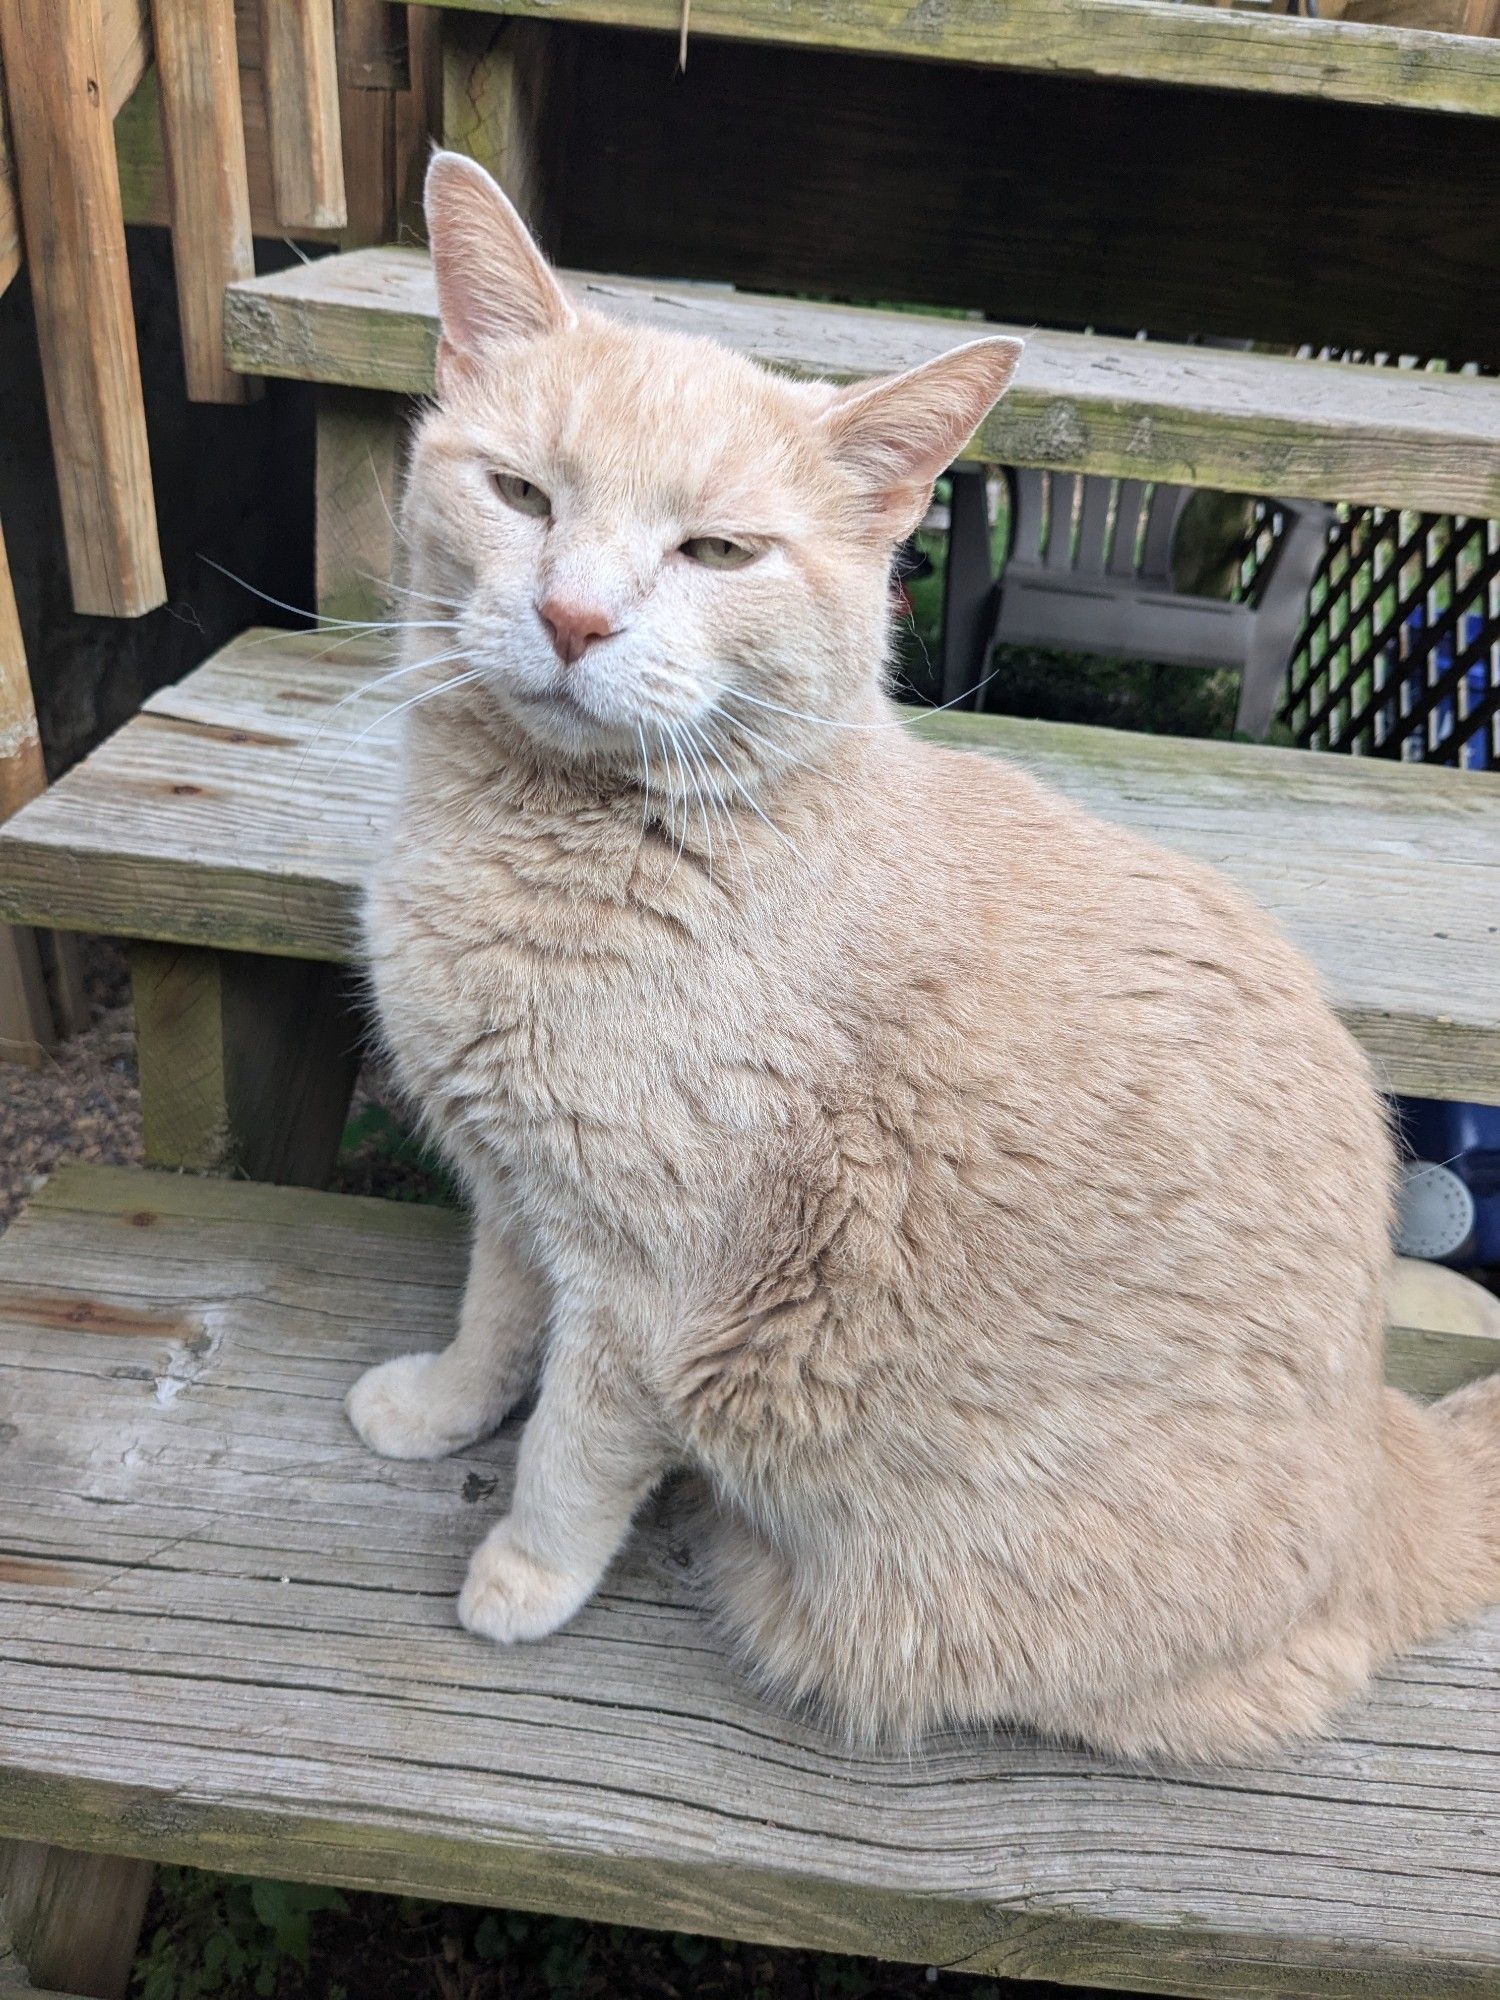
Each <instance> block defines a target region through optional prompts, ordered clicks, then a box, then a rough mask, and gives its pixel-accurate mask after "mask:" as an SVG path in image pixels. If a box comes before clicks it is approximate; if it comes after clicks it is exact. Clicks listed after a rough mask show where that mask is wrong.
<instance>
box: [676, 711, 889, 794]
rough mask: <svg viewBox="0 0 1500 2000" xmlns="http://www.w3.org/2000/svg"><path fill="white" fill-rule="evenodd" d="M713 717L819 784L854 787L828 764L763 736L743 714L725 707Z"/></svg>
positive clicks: (780, 761)
mask: <svg viewBox="0 0 1500 2000" xmlns="http://www.w3.org/2000/svg"><path fill="white" fill-rule="evenodd" d="M711 719H712V720H714V721H717V722H718V723H719V725H720V726H721V728H723V729H724V730H725V731H726V732H727V731H733V732H734V734H735V735H736V736H744V737H747V738H748V739H749V741H750V742H752V743H756V744H759V746H760V748H761V749H762V750H766V751H769V752H770V754H771V755H772V756H773V757H774V758H775V759H776V760H777V761H778V762H779V763H782V764H790V765H791V766H793V767H794V768H795V769H796V770H798V771H810V772H811V773H812V775H813V776H814V777H815V778H816V779H817V780H818V782H819V784H828V785H837V786H838V787H839V789H840V790H841V791H851V790H853V789H854V787H852V786H851V785H850V783H849V780H848V779H847V778H841V777H839V775H838V774H837V772H835V771H830V770H829V768H828V766H827V765H826V764H810V763H809V762H808V761H807V759H806V758H805V757H794V756H793V755H792V753H791V751H790V750H787V749H785V748H784V747H783V746H782V745H781V744H780V743H773V742H772V740H771V738H770V737H769V736H762V735H761V733H760V731H759V730H758V729H753V728H752V727H751V726H750V724H749V723H748V722H746V720H745V718H744V717H743V716H742V715H729V714H726V713H725V711H724V710H723V709H717V710H715V711H714V712H713V715H712V717H711Z"/></svg>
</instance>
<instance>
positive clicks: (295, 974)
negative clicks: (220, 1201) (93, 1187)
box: [130, 943, 360, 1187]
mask: <svg viewBox="0 0 1500 2000" xmlns="http://www.w3.org/2000/svg"><path fill="white" fill-rule="evenodd" d="M130 972H131V984H132V987H133V990H134V995H135V1020H136V1038H137V1045H138V1050H139V1058H140V1074H141V1113H142V1118H143V1122H144V1126H145V1151H146V1160H147V1163H148V1165H150V1166H155V1167H172V1168H177V1169H186V1170H187V1171H190V1172H196V1173H238V1174H244V1175H246V1176H248V1178H249V1179H251V1180H256V1181H293V1182H297V1183H299V1184H300V1185H302V1186H305V1187H319V1186H321V1185H322V1183H323V1182H324V1181H326V1180H327V1178H328V1174H329V1171H330V1170H331V1168H332V1166H333V1162H334V1159H335V1158H336V1156H337V1153H338V1145H339V1138H340V1136H341V1134H342V1132H343V1129H344V1120H345V1117H346V1116H347V1113H348V1108H349V1095H350V1092H351V1091H352V1090H353V1088H354V1078H355V1073H356V1071H357V1069H358V1064H359V1038H360V1024H359V1019H358V1016H357V1015H356V1013H355V1011H354V1009H353V1007H352V1005H351V1003H350V999H349V985H348V975H347V974H346V973H345V972H344V971H343V969H342V968H341V967H339V966H336V965H328V964H325V963H322V962H317V963H314V962H311V961H306V960H302V959H291V958H267V957H262V956H260V955H258V954H251V953H247V952H216V951H204V950H199V949H197V948H195V947H192V946H187V945H164V944H146V943H139V944H135V945H133V946H132V947H131V960H130Z"/></svg>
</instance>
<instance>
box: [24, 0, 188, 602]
mask: <svg viewBox="0 0 1500 2000" xmlns="http://www.w3.org/2000/svg"><path fill="white" fill-rule="evenodd" d="M0 53H3V58H4V62H5V85H6V93H7V97H8V100H9V105H10V129H11V142H12V147H13V150H14V154H15V160H16V169H17V178H18V183H19V189H20V199H21V214H22V220H23V224H24V231H25V241H26V255H27V259H28V262H29V264H30V268H31V284H32V298H33V301H34V304H35V310H36V321H37V342H38V346H39V348H40V350H41V358H42V373H43V381H44V385H45V389H46V397H47V416H48V422H49V426H50V429H51V433H52V450H53V459H54V463H55V465H56V468H57V485H58V498H59V501H60V504H61V510H62V519H63V534H64V538H65V540H66V543H67V551H68V570H69V574H70V576H71V578H72V583H73V603H74V606H75V608H76V609H77V610H79V611H83V612H93V613H97V614H100V615H103V616H106V617H117V618H134V617H139V616H140V615H141V613H143V612H145V611H149V610H152V609H153V608H154V607H155V606H156V605H158V604H161V603H163V602H165V599H166V583H165V580H164V578H163V576H162V568H161V551H160V547H159V545H158V542H157V534H156V513H155V507H154V503H153V499H152V489H151V461H150V456H149V454H148V451H147V445H146V420H145V412H144V408H143V404H142V397H141V372H140V362H139V360H138V357H137V355H136V346H135V322H134V319H133V316H132V313H131V301H130V278H129V272H128V270H127V267H126V261H125V230H124V224H123V221H122V219H121V212H120V186H119V175H118V171H117V169H116V165H115V151H114V136H113V132H112V129H111V125H110V117H109V103H108V96H107V92H106V87H105V77H106V74H107V71H106V64H105V52H104V43H103V34H102V28H101V22H100V15H99V0H0Z"/></svg>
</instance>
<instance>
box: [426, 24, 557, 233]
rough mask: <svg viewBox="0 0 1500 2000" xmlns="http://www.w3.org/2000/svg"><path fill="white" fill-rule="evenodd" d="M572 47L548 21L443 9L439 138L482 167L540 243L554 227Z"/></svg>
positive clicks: (555, 226)
mask: <svg viewBox="0 0 1500 2000" xmlns="http://www.w3.org/2000/svg"><path fill="white" fill-rule="evenodd" d="M571 49H572V43H571V41H570V40H569V39H568V37H567V36H566V34H564V33H562V32H560V31H559V30H558V29H557V28H556V27H554V26H553V25H551V24H550V23H548V22H544V21H532V20H505V21H500V22H496V21H494V20H493V19H487V18H485V17H484V16H483V15H463V14H445V15H444V16H443V56H442V60H443V81H442V89H443V144H444V145H445V146H451V147H453V148H454V149H455V151H457V152H460V153H468V154H469V155H471V157H473V158H474V159H476V160H478V161H479V162H480V163H481V164H482V165H483V166H485V167H487V168H488V169H489V171H490V172H491V173H492V174H493V175H494V176H495V179H496V180H497V181H499V183H500V185H501V187H503V188H504V189H505V192H506V193H507V194H508V195H509V196H510V198H511V200H512V201H513V202H514V203H515V205H516V207H517V208H518V209H519V210H520V212H521V214H522V215H523V216H524V217H525V219H526V221H527V222H528V223H529V224H530V226H531V228H532V229H533V231H534V232H535V233H536V235H537V236H538V237H539V238H540V239H541V242H542V245H543V247H544V248H551V247H553V246H554V244H555V239H556V235H557V223H558V210H559V201H558V192H559V190H558V187H557V184H556V183H557V174H556V169H557V166H558V165H559V163H560V161H561V159H562V157H563V154H564V149H565V145H566V138H565V126H566V123H567V119H568V114H569V104H568V99H569V96H570V75H569V60H568V59H569V55H570V53H571Z"/></svg>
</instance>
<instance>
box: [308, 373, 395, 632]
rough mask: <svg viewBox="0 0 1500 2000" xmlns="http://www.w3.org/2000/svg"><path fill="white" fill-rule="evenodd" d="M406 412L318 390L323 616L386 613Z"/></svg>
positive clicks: (365, 395)
mask: <svg viewBox="0 0 1500 2000" xmlns="http://www.w3.org/2000/svg"><path fill="white" fill-rule="evenodd" d="M407 415H408V406H407V404H406V401H405V399H404V398H402V397H398V396H384V395H381V394H379V393H378V392H377V391H375V390H371V389H340V388H336V387H335V388H324V389H320V390H319V391H318V441H317V542H316V588H317V598H316V602H317V607H318V612H319V614H320V616H322V617H324V618H385V617H388V616H389V615H390V612H391V607H392V603H393V594H392V592H391V590H390V588H389V582H390V579H391V577H392V576H394V574H395V572H396V568H397V555H398V550H397V542H398V531H397V527H396V502H397V497H398V495H399V493H400V490H401V476H402V467H403V462H404V459H405V452H406V431H407Z"/></svg>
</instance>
